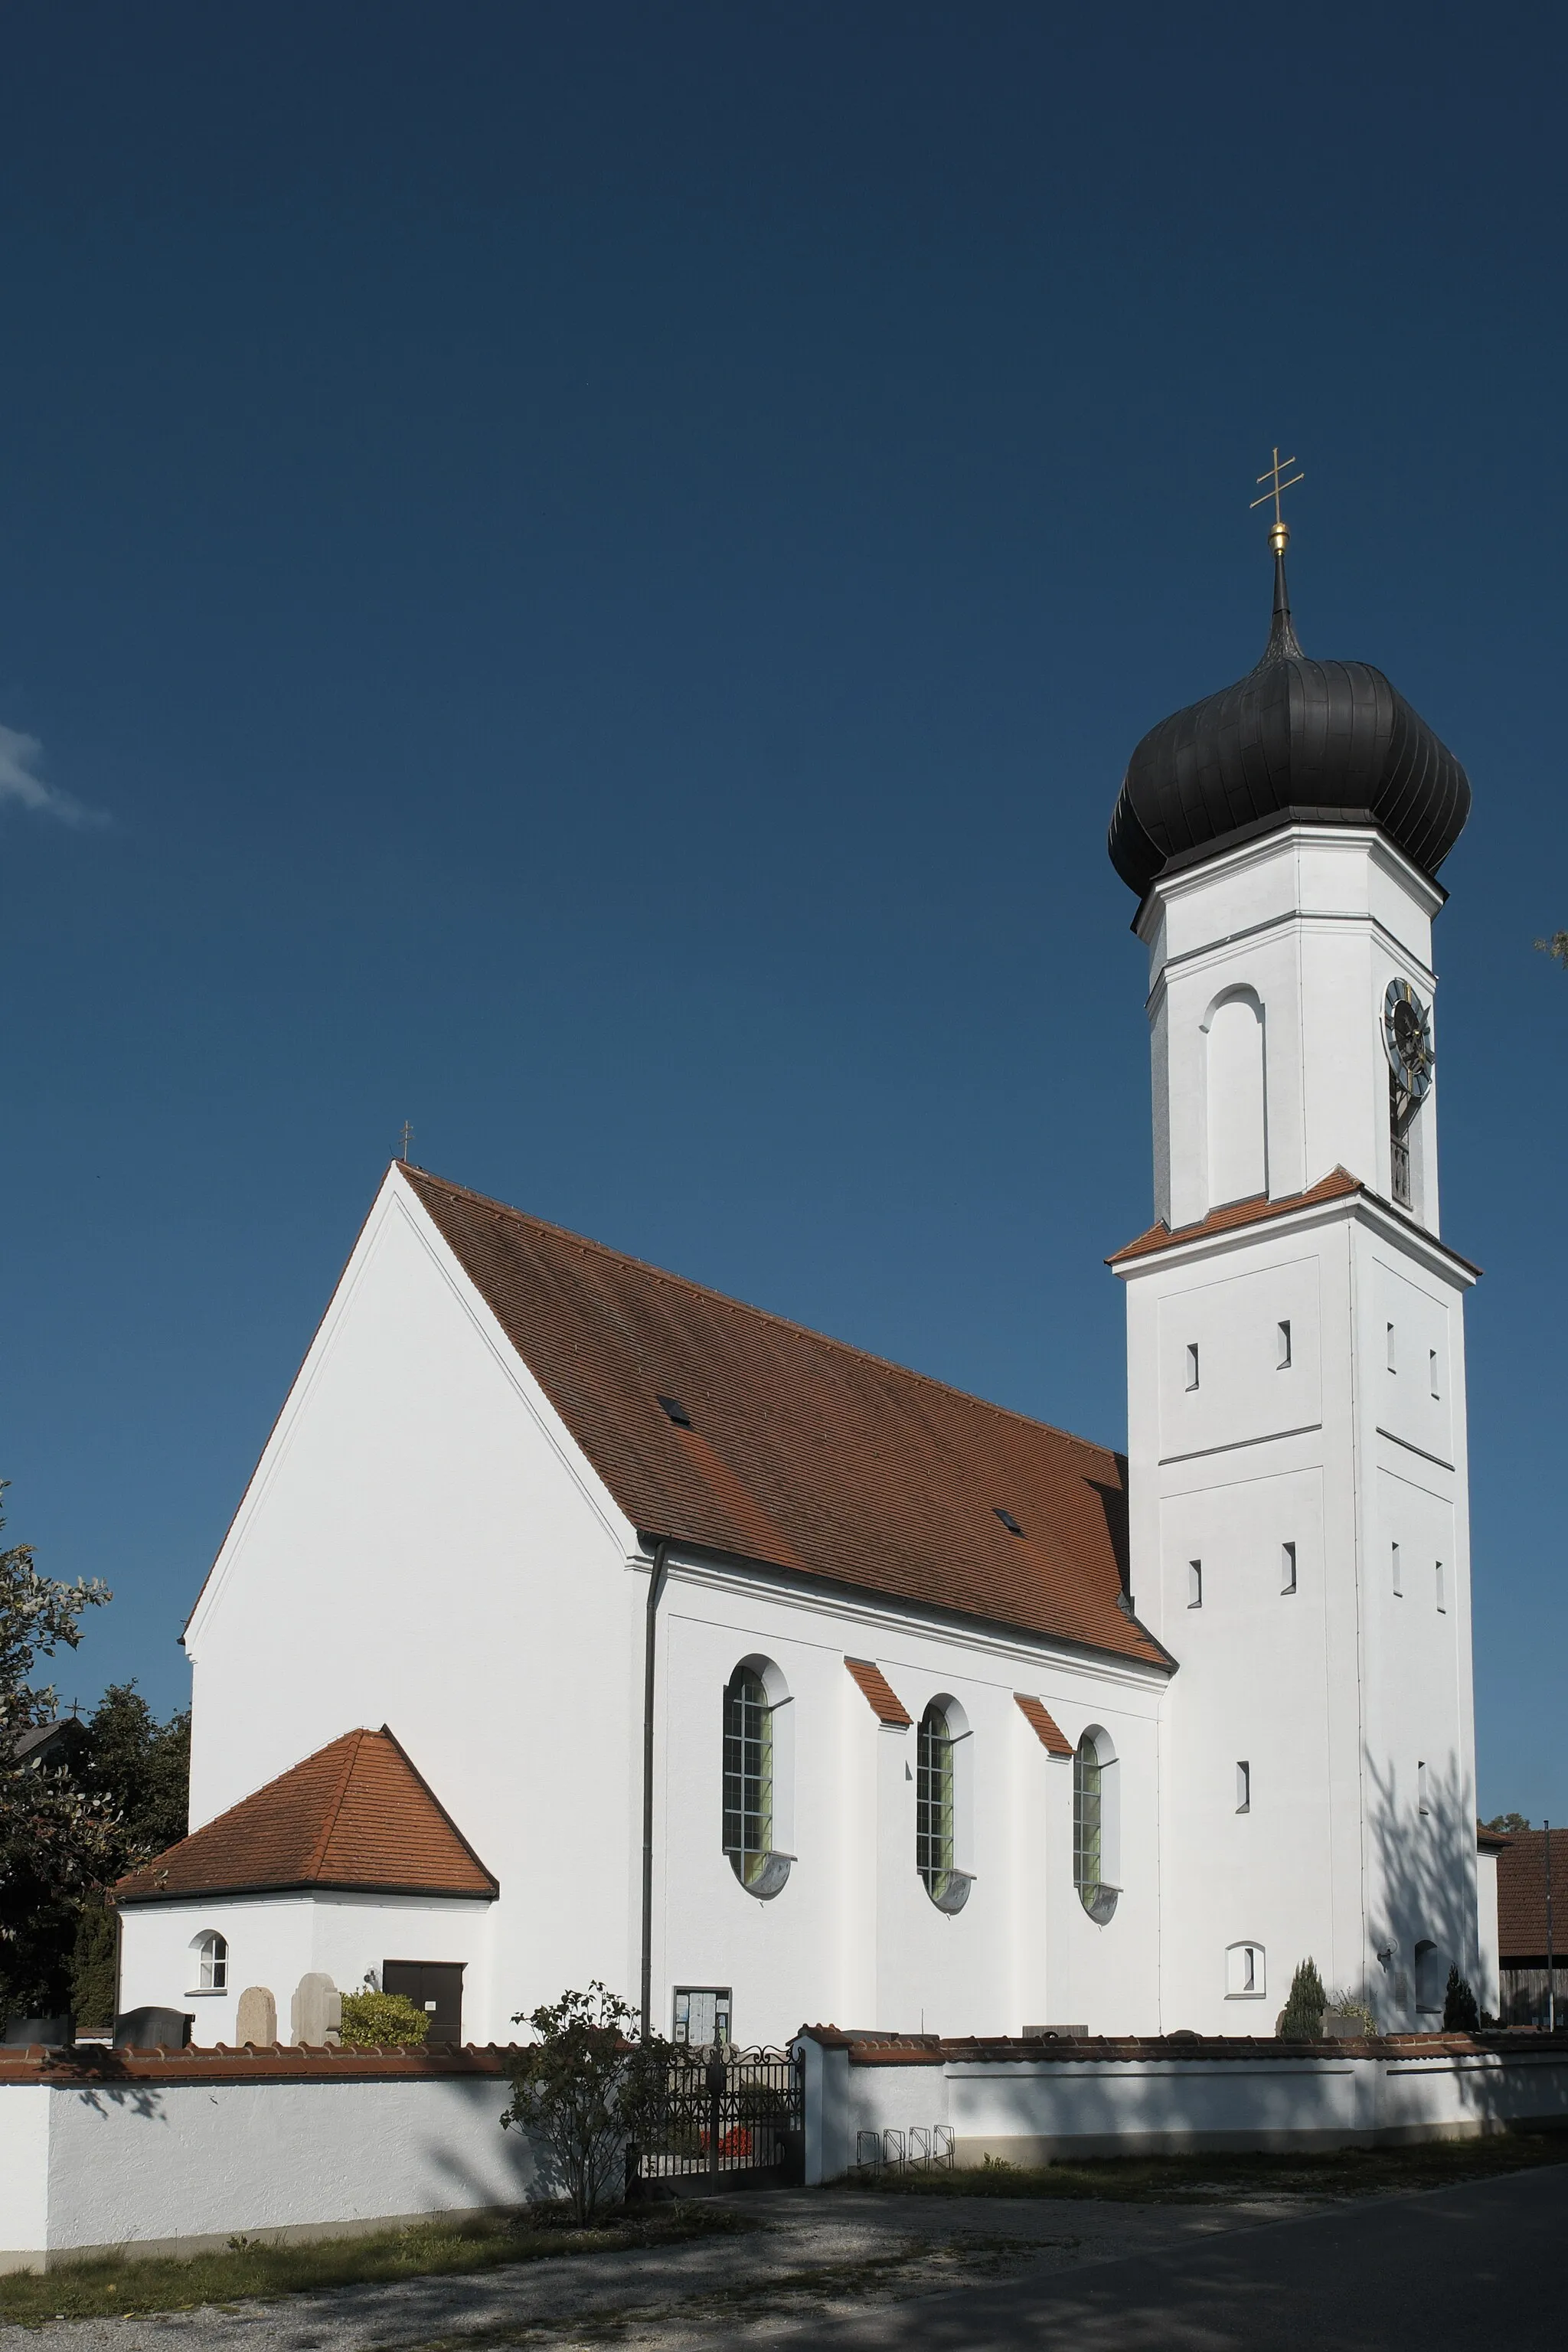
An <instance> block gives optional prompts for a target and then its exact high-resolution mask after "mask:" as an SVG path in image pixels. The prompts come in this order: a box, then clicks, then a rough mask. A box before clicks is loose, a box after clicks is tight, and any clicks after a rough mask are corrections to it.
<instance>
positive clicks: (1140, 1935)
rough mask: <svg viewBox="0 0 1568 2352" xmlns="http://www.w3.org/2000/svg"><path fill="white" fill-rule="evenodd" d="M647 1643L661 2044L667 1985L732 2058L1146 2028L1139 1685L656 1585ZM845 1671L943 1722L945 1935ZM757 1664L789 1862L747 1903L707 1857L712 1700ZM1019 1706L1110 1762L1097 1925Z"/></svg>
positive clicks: (1032, 1647)
mask: <svg viewBox="0 0 1568 2352" xmlns="http://www.w3.org/2000/svg"><path fill="white" fill-rule="evenodd" d="M660 1642H661V1660H662V1664H661V1675H660V1694H661V1696H660V1731H661V1739H660V1769H659V1784H658V1849H657V1862H658V1867H657V1870H656V1885H657V1887H658V1909H657V1916H656V1923H655V1927H656V1933H655V1948H654V1967H655V1980H656V1986H657V1988H658V1990H657V1994H656V2002H655V2012H656V2022H657V2023H659V2024H661V2025H662V2026H663V2028H664V2030H665V2031H667V2032H668V2030H669V2024H670V2002H671V1998H672V1994H673V1990H674V1988H675V1987H676V1986H678V1985H699V1986H704V1985H712V1986H722V1987H726V1988H728V1989H730V1990H731V1991H732V1994H733V1998H734V2032H735V2035H736V2038H737V2040H738V2041H739V2042H742V2043H752V2042H780V2041H782V2040H785V2039H787V2038H788V2037H789V2035H791V2034H792V2033H793V2032H795V2029H796V2028H797V2027H798V2026H799V2025H800V2024H801V2023H802V2022H803V2021H807V2022H810V2021H826V2020H829V2019H832V2020H836V2021H842V2022H851V2023H854V2024H857V2025H863V2024H873V2023H874V2024H877V2025H879V2026H882V2027H885V2028H890V2029H892V2030H895V2031H907V2032H919V2031H921V2027H922V2021H923V2023H924V2026H925V2027H926V2028H927V2029H928V2030H931V2031H935V2030H937V2028H938V2027H939V2025H940V2028H941V2030H942V2031H943V2032H952V2033H995V2032H1017V2031H1019V2030H1020V2029H1021V2027H1022V2026H1023V2025H1024V2024H1026V2023H1027V2024H1046V2023H1054V2022H1058V2021H1068V2022H1076V2023H1080V2024H1086V2025H1089V2026H1090V2027H1091V2028H1092V2029H1093V2030H1097V2031H1110V2030H1111V2028H1112V2026H1113V2025H1114V2026H1117V2027H1121V2026H1123V2025H1125V2026H1126V2027H1127V2030H1131V2021H1134V2020H1136V2021H1138V2023H1139V2024H1140V2025H1141V2026H1142V2027H1145V2028H1148V2029H1152V2028H1153V2027H1154V2025H1155V2024H1156V2022H1157V2014H1156V2012H1157V2007H1158V1979H1157V1971H1156V1969H1155V1965H1154V1955H1155V1952H1156V1949H1157V1946H1158V1937H1159V1906H1160V1871H1159V1855H1158V1811H1157V1794H1158V1714H1159V1706H1160V1700H1161V1695H1162V1692H1163V1685H1164V1680H1165V1677H1164V1675H1163V1673H1162V1672H1156V1671H1153V1670H1151V1669H1149V1668H1147V1667H1142V1666H1139V1665H1136V1664H1125V1665H1124V1664H1118V1663H1116V1662H1113V1661H1110V1660H1104V1659H1097V1660H1087V1659H1083V1658H1080V1657H1074V1656H1071V1655H1069V1654H1067V1653H1065V1652H1062V1651H1057V1652H1056V1653H1054V1654H1053V1652H1052V1650H1051V1648H1050V1646H1049V1645H1047V1644H1045V1643H1038V1644H1034V1643H1027V1642H1026V1641H1023V1640H1019V1641H1017V1642H1016V1643H1008V1642H1007V1641H1005V1639H1004V1638H1002V1637H999V1636H991V1637H988V1638H984V1639H983V1638H981V1637H980V1636H979V1635H978V1634H977V1633H976V1634H973V1635H965V1634H964V1633H960V1632H957V1631H952V1632H938V1631H936V1630H934V1629H932V1628H931V1627H929V1626H922V1625H921V1624H920V1623H919V1622H916V1621H913V1620H911V1619H908V1618H905V1619H900V1616H899V1615H898V1613H897V1612H894V1611H891V1610H889V1611H886V1612H879V1611H876V1610H874V1609H871V1608H869V1607H859V1606H856V1605H854V1604H852V1603H851V1602H849V1601H848V1600H847V1599H846V1600H845V1601H842V1602H835V1601H832V1600H831V1599H829V1598H826V1597H824V1596H823V1595H821V1594H819V1593H814V1594H809V1595H808V1594H805V1593H792V1592H790V1591H788V1590H786V1589H785V1588H784V1587H782V1586H773V1587H769V1586H767V1585H766V1584H764V1583H763V1582H761V1581H759V1580H755V1579H751V1578H741V1577H724V1576H721V1575H719V1574H717V1573H715V1572H712V1571H708V1572H702V1571H699V1570H696V1569H695V1568H693V1567H691V1566H688V1567H687V1568H685V1569H682V1568H681V1567H680V1566H679V1564H678V1565H677V1567H676V1569H675V1570H674V1572H673V1573H672V1576H671V1580H670V1584H669V1589H668V1592H667V1595H666V1598H665V1601H664V1604H663V1611H662V1615H661V1633H660ZM846 1655H849V1656H855V1657H864V1658H869V1659H872V1660H874V1662H875V1663H876V1664H878V1665H879V1667H880V1668H881V1670H882V1672H883V1674H884V1675H886V1676H887V1679H888V1681H889V1684H890V1685H891V1686H892V1688H893V1690H894V1692H895V1693H896V1695H897V1696H898V1697H899V1698H900V1701H901V1702H902V1704H903V1706H904V1707H905V1709H906V1710H907V1712H908V1713H909V1715H910V1717H911V1718H912V1721H913V1723H914V1724H915V1725H918V1723H919V1721H920V1718H921V1715H922V1714H923V1712H924V1710H925V1708H926V1706H928V1705H929V1704H930V1703H931V1701H932V1700H934V1699H937V1698H944V1699H949V1700H956V1701H957V1702H958V1704H959V1706H961V1707H962V1709H963V1716H964V1717H965V1719H966V1721H967V1725H968V1733H967V1737H966V1738H964V1740H963V1745H962V1748H961V1749H960V1753H959V1759H958V1762H959V1773H960V1790H959V1803H958V1807H957V1814H958V1822H957V1840H958V1851H957V1853H956V1855H955V1861H956V1864H957V1866H958V1867H959V1868H961V1869H963V1870H967V1871H969V1872H971V1873H972V1874H973V1877H974V1881H975V1884H974V1885H973V1889H972V1891H971V1894H970V1895H969V1899H968V1901H967V1903H966V1904H965V1905H964V1907H963V1910H962V1911H960V1912H958V1913H956V1914H954V1915H952V1916H949V1915H947V1914H945V1913H943V1912H941V1911H939V1910H938V1909H937V1908H936V1906H934V1905H933V1904H932V1903H931V1899H930V1897H929V1896H928V1895H927V1893H926V1891H925V1887H924V1884H923V1882H922V1881H921V1878H920V1876H919V1874H918V1873H917V1871H916V1867H915V1777H914V1776H915V1766H916V1733H915V1730H914V1729H913V1728H910V1729H909V1730H907V1731H903V1730H898V1729H893V1728H889V1727H883V1726H881V1725H879V1723H878V1721H877V1719H876V1717H875V1716H874V1715H873V1713H872V1711H871V1709H870V1707H869V1706H868V1702H867V1700H866V1698H865V1696H864V1694H863V1693H862V1692H861V1691H860V1689H859V1688H858V1685H857V1684H856V1683H855V1682H854V1681H853V1680H852V1678H851V1677H850V1675H849V1674H848V1673H847V1670H846V1667H845V1664H844V1660H845V1657H846ZM758 1657H762V1658H765V1659H767V1660H769V1661H770V1662H772V1663H773V1664H774V1665H776V1666H777V1667H778V1669H779V1670H780V1672H781V1673H782V1675H783V1677H784V1683H785V1685H787V1687H788V1690H789V1693H790V1701H789V1705H790V1711H791V1715H792V1717H793V1722H792V1725H791V1746H792V1748H793V1765H794V1786H793V1790H784V1789H781V1790H779V1792H778V1798H777V1803H778V1805H779V1807H780V1809H781V1812H782V1811H783V1810H784V1808H785V1806H786V1804H787V1814H788V1820H789V1826H788V1829H787V1831H784V1830H783V1829H782V1828H781V1832H780V1834H779V1837H778V1843H780V1844H781V1845H782V1846H784V1850H786V1851H792V1852H794V1853H795V1854H796V1855H797V1857H798V1859H797V1860H796V1862H795V1864H794V1866H793V1868H792V1870H791V1873H790V1876H789V1879H788V1882H787V1884H786V1885H785V1886H784V1890H783V1892H782V1893H780V1894H779V1895H775V1896H774V1897H773V1898H772V1899H771V1900H770V1901H767V1902H762V1901H759V1900H758V1899H757V1898H756V1897H755V1896H754V1895H750V1894H748V1893H747V1892H746V1890H745V1889H744V1888H743V1887H742V1885H740V1883H739V1881H738V1880H737V1878H736V1876H735V1874H734V1872H733V1870H732V1869H731V1865H730V1863H729V1861H728V1860H727V1858H726V1856H725V1854H724V1853H723V1850H722V1843H721V1831H722V1821H721V1801H722V1786H721V1767H722V1749H721V1741H722V1697H723V1691H724V1687H725V1685H726V1684H727V1683H728V1681H729V1679H730V1676H731V1674H732V1673H733V1671H734V1669H735V1667H736V1666H737V1665H738V1664H740V1663H741V1662H742V1660H744V1659H748V1658H753V1659H754V1658H758ZM1018 1691H1024V1692H1026V1693H1029V1694H1030V1695H1032V1696H1036V1697H1038V1698H1041V1699H1042V1700H1043V1701H1044V1703H1045V1705H1046V1706H1047V1708H1048V1710H1049V1711H1050V1713H1051V1714H1052V1715H1053V1716H1054V1717H1055V1718H1056V1720H1057V1722H1058V1724H1059V1726H1060V1727H1061V1728H1062V1730H1063V1732H1064V1733H1065V1734H1066V1736H1067V1737H1068V1738H1069V1739H1071V1740H1074V1741H1075V1742H1076V1740H1077V1739H1078V1738H1079V1737H1080V1735H1081V1733H1082V1732H1083V1731H1084V1730H1085V1729H1087V1728H1088V1727H1089V1726H1090V1725H1094V1726H1097V1727H1102V1728H1104V1729H1106V1730H1108V1731H1109V1732H1110V1736H1111V1738H1112V1740H1113V1742H1114V1744H1115V1748H1116V1750H1117V1755H1118V1759H1119V1761H1118V1767H1117V1769H1118V1771H1119V1774H1120V1776H1121V1792H1122V1797H1123V1802H1122V1806H1121V1846H1122V1852H1121V1882H1122V1885H1123V1890H1124V1891H1123V1893H1122V1895H1121V1899H1120V1901H1119V1903H1118V1906H1117V1910H1116V1915H1115V1916H1114V1918H1113V1919H1112V1920H1111V1921H1110V1923H1109V1924H1108V1925H1106V1926H1105V1927H1098V1926H1096V1924H1095V1923H1094V1922H1093V1921H1092V1920H1091V1919H1089V1916H1088V1915H1087V1914H1086V1913H1085V1911H1084V1909H1083V1906H1082V1905H1081V1903H1080V1902H1079V1898H1078V1895H1077V1894H1076V1893H1075V1891H1074V1887H1073V1883H1072V1773H1071V1768H1070V1766H1069V1765H1068V1764H1065V1763H1062V1762H1058V1761H1056V1760H1054V1759H1051V1758H1049V1757H1048V1756H1047V1753H1046V1751H1045V1749H1044V1748H1042V1747H1041V1745H1040V1742H1039V1740H1038V1739H1037V1737H1036V1735H1035V1733H1034V1732H1033V1731H1032V1730H1031V1729H1030V1727H1029V1726H1028V1724H1027V1723H1026V1720H1025V1718H1024V1717H1023V1715H1022V1713H1021V1712H1020V1710H1019V1708H1018V1706H1016V1701H1015V1696H1014V1694H1015V1693H1016V1692H1018ZM965 1782H967V1787H965V1786H964V1783H965Z"/></svg>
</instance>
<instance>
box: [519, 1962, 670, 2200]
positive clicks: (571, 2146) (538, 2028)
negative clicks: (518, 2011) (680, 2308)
mask: <svg viewBox="0 0 1568 2352" xmlns="http://www.w3.org/2000/svg"><path fill="white" fill-rule="evenodd" d="M636 2016H637V2011H635V2010H634V2009H633V2008H632V2007H631V2006H630V2004H629V2003H628V2002H626V2001H624V2000H621V1999H620V1998H619V1997H618V1996H617V1995H616V1994H615V1993H612V1992H606V1991H605V1988H604V1986H603V1985H602V1984H600V1983H599V1982H598V1980H597V1979H595V1981H594V1982H593V1983H592V1984H591V1985H590V1986H589V1987H588V1990H587V1991H586V1992H563V1994H562V1996H561V1998H560V2000H556V2001H550V2002H547V2003H545V2004H543V2005H542V2007H540V2008H538V2009H535V2010H531V2011H527V2012H526V2013H524V2014H522V2015H521V2016H518V2017H515V2018H514V2019H513V2020H512V2022H513V2024H514V2025H529V2026H531V2027H532V2029H533V2032H534V2033H535V2034H536V2035H537V2036H538V2039H537V2040H536V2041H534V2042H530V2043H529V2044H528V2045H527V2046H526V2047H525V2048H524V2049H522V2050H520V2051H519V2053H518V2054H517V2056H516V2058H515V2059H514V2061H513V2063H512V2070H511V2086H512V2087H511V2105H510V2106H509V2107H508V2109H507V2110H506V2113H505V2114H504V2115H503V2116H502V2117H501V2124H502V2127H503V2128H504V2127H505V2126H508V2125H510V2124H520V2125H521V2126H522V2127H523V2128H524V2129H525V2130H526V2131H527V2132H529V2133H530V2134H531V2137H532V2138H533V2141H534V2144H535V2147H536V2149H537V2152H538V2156H539V2177H540V2185H541V2187H542V2189H545V2191H546V2193H552V2192H553V2193H555V2194H558V2195H559V2194H561V2193H564V2194H565V2195H566V2196H567V2197H568V2198H570V2200H571V2202H572V2210H573V2215H574V2219H575V2220H576V2221H577V2222H578V2223H579V2224H580V2225H585V2224H586V2223H587V2222H589V2221H592V2220H593V2218H594V2216H595V2213H596V2212H597V2210H598V2209H599V2207H600V2205H601V2204H602V2203H603V2202H604V2201H605V2198H606V2197H607V2196H608V2194H609V2192H610V2190H611V2189H612V2188H614V2189H620V2188H621V2187H622V2186H623V2185H624V2181H625V2165H626V2143H627V2142H628V2140H632V2139H635V2138H637V2137H638V2134H639V2128H640V2127H641V2126H643V2125H644V2124H645V2122H646V2123H647V2124H650V2125H653V2126H654V2127H655V2128H657V2119H658V2114H659V2111H660V2108H661V2106H662V2104H663V2103H662V2101H661V2100H660V2099H659V2097H658V2094H659V2092H660V2090H661V2089H662V2087H663V2084H664V2080H665V2074H666V2071H667V2067H668V2051H667V2049H666V2046H665V2045H664V2044H663V2043H661V2042H648V2043H647V2045H646V2046H644V2047H641V2048H639V2047H638V2045H637V2040H636V2035H635V2032H634V2024H633V2021H634V2020H635V2018H636ZM617 2201H618V2200H617Z"/></svg>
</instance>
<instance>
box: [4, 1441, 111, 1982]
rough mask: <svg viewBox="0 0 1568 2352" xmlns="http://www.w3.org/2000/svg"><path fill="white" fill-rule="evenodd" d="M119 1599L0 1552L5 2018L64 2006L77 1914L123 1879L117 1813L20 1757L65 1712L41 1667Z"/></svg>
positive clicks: (29, 1552) (27, 1551)
mask: <svg viewBox="0 0 1568 2352" xmlns="http://www.w3.org/2000/svg"><path fill="white" fill-rule="evenodd" d="M4 1487H5V1482H4V1481H0V1493H3V1492H4ZM4 1525H5V1520H4V1518H0V1527H4ZM109 1598H110V1594H109V1590H108V1587H107V1586H106V1585H104V1584H103V1583H101V1582H100V1580H99V1579H98V1578H96V1577H95V1578H93V1579H91V1580H87V1579H84V1578H78V1580H77V1581H76V1582H75V1583H74V1584H64V1583H61V1582H59V1581H58V1580H57V1579H56V1578H54V1577H48V1576H45V1575H43V1574H41V1573H40V1571H39V1570H38V1568H37V1565H36V1564H35V1561H34V1559H33V1548H32V1546H31V1544H14V1545H12V1546H11V1547H10V1548H9V1549H5V1550H0V2009H5V2010H8V2011H23V2012H24V2013H27V2012H31V2013H34V2014H39V2013H44V2014H47V2013H50V2012H52V2011H56V2010H58V2008H59V2007H60V2006H61V2004H62V2002H63V2000H64V1998H65V1994H66V1979H67V1973H68V1971H67V1955H68V1951H69V1949H70V1946H71V1940H72V1935H73V1932H74V1926H75V1911H76V1906H78V1905H79V1903H80V1901H81V1899H82V1897H83V1896H84V1895H87V1894H89V1892H90V1891H91V1890H92V1889H93V1888H94V1887H97V1886H100V1885H102V1884H103V1882H104V1880H105V1878H106V1877H107V1876H108V1875H109V1874H110V1870H111V1869H112V1865H113V1861H114V1855H115V1833H116V1829H117V1826H118V1825H117V1823H116V1822H114V1820H113V1818H112V1816H111V1814H110V1812H109V1811H107V1810H106V1809H105V1808H104V1807H102V1806H101V1805H100V1804H99V1803H97V1802H95V1801H94V1800H93V1799H92V1798H91V1797H90V1796H89V1793H88V1791H87V1790H85V1789H83V1788H82V1787H81V1786H80V1785H79V1783H78V1781H77V1780H75V1779H74V1777H73V1776H72V1775H71V1773H70V1772H69V1771H68V1769H64V1768H62V1767H61V1766H60V1765H58V1764H57V1763H49V1762H43V1761H39V1760H38V1759H37V1758H33V1757H28V1756H25V1755H24V1756H18V1754H17V1748H18V1746H19V1744H20V1743H21V1742H22V1740H23V1738H24V1736H25V1735H26V1733H27V1732H29V1731H32V1730H36V1729H37V1727H38V1726H39V1725H41V1724H46V1723H49V1722H52V1721H53V1720H54V1718H55V1716H56V1714H57V1712H58V1698H57V1696H56V1693H55V1691H54V1689H53V1687H52V1686H51V1685H47V1684H43V1685H40V1684H38V1683H37V1681H36V1680H35V1676H36V1675H37V1671H38V1665H39V1662H40V1660H42V1659H44V1658H49V1657H53V1656H55V1655H56V1654H58V1652H59V1651H60V1650H62V1649H67V1650H74V1649H75V1648H76V1647H77V1646H78V1644H79V1642H80V1640H81V1621H82V1618H83V1617H84V1616H85V1614H86V1612H88V1610H89V1609H98V1608H101V1607H102V1605H103V1603H104V1602H105V1601H108V1599H109Z"/></svg>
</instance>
